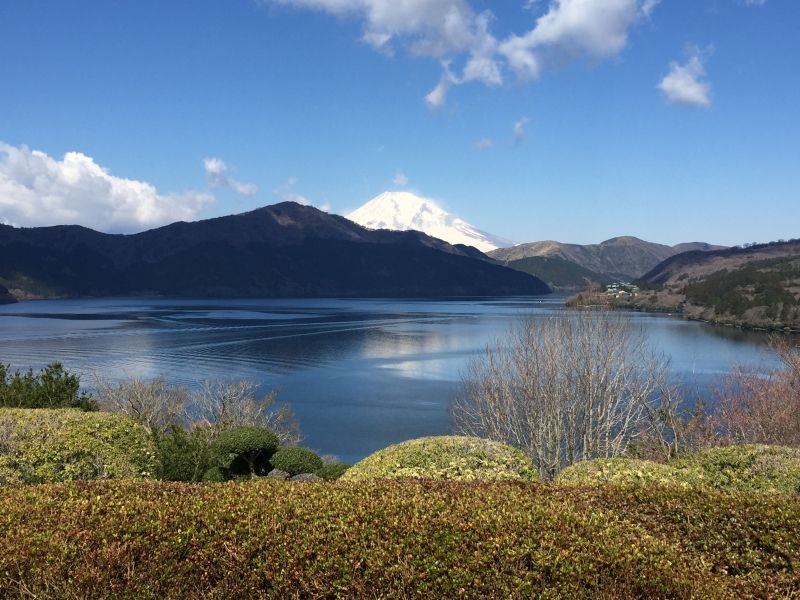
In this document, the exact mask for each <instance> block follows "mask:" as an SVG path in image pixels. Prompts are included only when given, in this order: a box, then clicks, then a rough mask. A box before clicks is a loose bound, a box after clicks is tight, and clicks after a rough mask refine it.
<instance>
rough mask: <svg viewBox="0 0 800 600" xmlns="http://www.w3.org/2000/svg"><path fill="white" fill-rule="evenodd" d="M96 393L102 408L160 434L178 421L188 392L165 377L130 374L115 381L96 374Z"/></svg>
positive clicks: (184, 406)
mask: <svg viewBox="0 0 800 600" xmlns="http://www.w3.org/2000/svg"><path fill="white" fill-rule="evenodd" d="M96 388H97V396H98V401H99V403H100V406H101V407H102V408H103V409H104V410H108V411H111V412H118V413H122V414H124V415H126V416H128V417H130V418H131V419H133V420H134V421H135V422H137V423H139V424H140V425H143V426H144V427H145V428H147V430H148V431H150V432H151V433H154V434H163V433H165V432H166V431H167V430H169V429H170V428H171V427H173V426H175V425H178V424H180V423H182V422H183V421H184V419H185V415H186V406H187V403H188V400H189V393H188V391H187V390H186V388H184V387H183V386H177V385H172V384H170V383H169V382H168V381H167V380H166V378H165V377H163V376H161V377H156V378H155V379H140V378H138V377H130V378H128V379H124V380H122V381H119V382H116V383H115V382H111V381H108V380H106V379H102V378H100V377H97V378H96Z"/></svg>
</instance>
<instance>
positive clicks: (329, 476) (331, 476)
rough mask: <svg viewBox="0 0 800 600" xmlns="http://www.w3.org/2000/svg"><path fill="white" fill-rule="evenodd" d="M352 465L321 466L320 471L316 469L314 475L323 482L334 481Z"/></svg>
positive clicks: (334, 464)
mask: <svg viewBox="0 0 800 600" xmlns="http://www.w3.org/2000/svg"><path fill="white" fill-rule="evenodd" d="M352 466H353V465H348V464H345V463H331V464H328V465H323V466H322V468H321V469H317V472H316V474H317V475H319V476H320V477H322V478H323V479H324V480H325V481H336V480H337V479H339V478H340V477H341V476H342V475H344V474H345V473H346V472H347V470H348V469H349V468H350V467H352Z"/></svg>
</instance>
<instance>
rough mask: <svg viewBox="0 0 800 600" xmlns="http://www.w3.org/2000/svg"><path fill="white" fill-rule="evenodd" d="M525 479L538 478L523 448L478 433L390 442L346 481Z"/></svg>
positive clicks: (349, 473)
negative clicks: (473, 435)
mask: <svg viewBox="0 0 800 600" xmlns="http://www.w3.org/2000/svg"><path fill="white" fill-rule="evenodd" d="M405 477H413V478H419V479H455V480H465V481H471V480H522V481H533V480H535V479H537V478H538V474H537V473H536V469H534V467H533V465H532V464H531V461H530V460H529V459H528V457H527V456H525V454H524V453H523V452H521V451H520V450H517V449H516V448H512V447H511V446H507V445H506V444H501V443H499V442H493V441H490V440H484V439H480V438H475V437H461V436H440V437H426V438H419V439H416V440H409V441H407V442H403V443H401V444H395V445H394V446H389V447H388V448H384V449H383V450H379V451H378V452H375V453H374V454H371V455H369V456H368V457H366V458H365V459H364V460H362V461H360V462H358V463H356V464H355V465H353V467H352V468H350V469H348V470H347V472H346V473H345V474H344V475H343V476H342V478H341V480H342V481H366V480H370V479H398V478H405Z"/></svg>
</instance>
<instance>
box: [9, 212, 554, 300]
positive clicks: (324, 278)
mask: <svg viewBox="0 0 800 600" xmlns="http://www.w3.org/2000/svg"><path fill="white" fill-rule="evenodd" d="M0 284H2V285H4V286H6V287H7V288H9V289H10V290H11V292H12V293H13V294H14V295H15V296H17V297H48V296H107V295H124V294H165V295H196V296H226V295H228V296H265V297H271V296H283V297H287V296H405V297H408V296H428V297H430V296H445V295H447V296H450V295H452V296H463V295H510V294H543V293H548V292H549V289H548V288H547V286H546V285H545V284H544V283H543V282H542V281H541V280H539V279H537V278H535V277H533V276H530V275H527V274H525V273H521V272H519V271H515V270H513V269H508V268H506V267H503V266H500V265H497V264H493V263H492V262H490V261H488V260H486V257H485V256H484V255H483V254H481V253H480V252H478V251H477V250H475V249H474V248H469V247H466V246H452V245H450V244H448V243H446V242H443V241H441V240H438V239H435V238H432V237H430V236H427V235H425V234H422V233H419V232H416V231H402V232H400V231H385V230H379V231H372V230H368V229H365V228H363V227H361V226H360V225H357V224H355V223H353V222H352V221H348V220H347V219H345V218H344V217H340V216H337V215H330V214H327V213H325V212H322V211H319V210H317V209H315V208H313V207H309V206H301V205H299V204H296V203H293V202H284V203H281V204H276V205H274V206H268V207H264V208H260V209H257V210H254V211H251V212H248V213H244V214H240V215H232V216H227V217H220V218H216V219H209V220H205V221H198V222H195V223H174V224H172V225H168V226H166V227H161V228H158V229H153V230H150V231H145V232H143V233H138V234H133V235H108V234H104V233H99V232H97V231H93V230H91V229H86V228H84V227H79V226H58V227H38V228H30V229H19V228H14V227H9V226H4V225H0Z"/></svg>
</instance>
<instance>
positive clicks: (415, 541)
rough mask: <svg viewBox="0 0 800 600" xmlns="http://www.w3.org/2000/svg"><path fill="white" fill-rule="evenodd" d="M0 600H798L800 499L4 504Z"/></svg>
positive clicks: (130, 487) (253, 497)
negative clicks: (539, 599) (539, 598)
mask: <svg viewBox="0 0 800 600" xmlns="http://www.w3.org/2000/svg"><path fill="white" fill-rule="evenodd" d="M0 548H2V549H3V550H2V552H0V597H3V598H18V597H21V596H27V595H30V596H31V597H34V596H35V597H40V598H77V597H79V598H100V597H115V598H224V599H226V600H227V599H232V598H337V597H338V598H376V597H390V598H411V597H413V598H459V597H464V598H529V597H531V596H535V595H537V594H541V593H544V596H545V597H566V598H641V597H647V598H666V597H670V598H692V597H694V598H744V597H752V596H757V597H788V596H790V595H791V594H792V593H797V592H798V591H799V590H800V497H798V496H781V495H765V494H758V495H745V494H720V493H713V492H702V491H699V490H691V489H690V490H680V489H665V488H664V489H662V488H659V487H657V486H654V487H652V488H647V487H639V488H615V487H612V486H609V487H604V488H563V487H557V486H551V485H541V484H520V483H458V482H425V481H394V482H390V481H383V482H375V483H364V484H344V483H335V484H330V483H324V484H292V483H283V482H269V481H258V482H248V483H225V484H206V485H191V484H172V483H163V482H86V483H77V482H76V483H70V484H58V485H49V486H31V487H17V488H7V489H3V490H0Z"/></svg>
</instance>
